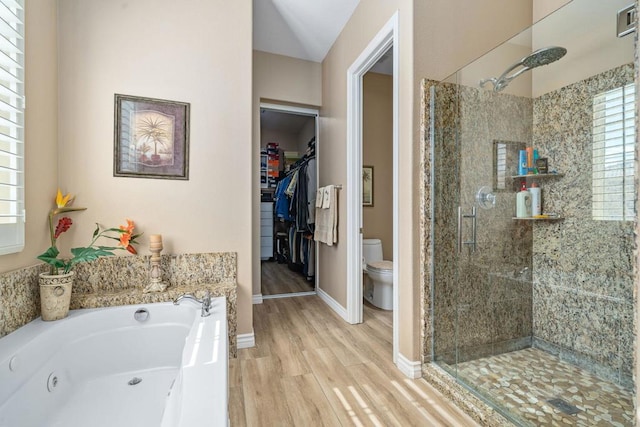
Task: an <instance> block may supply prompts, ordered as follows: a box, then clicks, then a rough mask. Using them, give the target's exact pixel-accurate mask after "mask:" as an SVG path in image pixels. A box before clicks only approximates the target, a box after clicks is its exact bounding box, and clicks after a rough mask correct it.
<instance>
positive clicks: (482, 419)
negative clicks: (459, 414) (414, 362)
mask: <svg viewBox="0 0 640 427" xmlns="http://www.w3.org/2000/svg"><path fill="white" fill-rule="evenodd" d="M422 378H424V380H425V381H427V382H428V383H429V384H431V385H432V386H433V387H435V388H436V389H437V390H438V391H439V392H441V393H442V394H443V395H444V396H445V397H446V398H447V399H449V400H450V401H451V402H453V403H454V404H455V405H456V406H457V407H458V408H460V409H461V410H462V411H464V412H465V413H466V414H467V415H469V416H470V417H471V418H473V420H474V421H476V422H477V423H478V424H480V425H481V426H483V427H512V426H513V423H511V422H510V421H509V420H507V419H506V418H504V417H503V416H502V415H500V414H499V413H497V412H496V411H495V410H494V409H492V408H491V407H490V406H489V405H487V404H486V403H485V402H483V401H482V400H480V399H479V398H478V397H477V396H475V395H474V394H473V393H471V392H470V391H468V390H466V389H465V388H464V387H463V386H462V385H460V384H458V383H457V382H456V381H455V379H454V378H453V377H452V376H451V375H449V374H448V373H447V372H445V371H444V370H443V369H442V368H440V367H438V366H436V365H434V364H433V363H425V364H423V365H422Z"/></svg>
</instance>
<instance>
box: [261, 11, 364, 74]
mask: <svg viewBox="0 0 640 427" xmlns="http://www.w3.org/2000/svg"><path fill="white" fill-rule="evenodd" d="M359 1H360V0H320V1H318V0H253V48H254V49H255V50H260V51H264V52H269V53H275V54H278V55H285V56H291V57H294V58H299V59H305V60H308V61H314V62H322V60H323V59H324V57H325V56H326V55H327V52H329V49H330V48H331V46H332V45H333V43H334V42H335V41H336V39H337V38H338V35H340V32H341V31H342V29H343V28H344V26H345V24H346V23H347V21H348V20H349V18H350V17H351V15H352V14H353V11H354V10H355V8H356V6H358V3H359Z"/></svg>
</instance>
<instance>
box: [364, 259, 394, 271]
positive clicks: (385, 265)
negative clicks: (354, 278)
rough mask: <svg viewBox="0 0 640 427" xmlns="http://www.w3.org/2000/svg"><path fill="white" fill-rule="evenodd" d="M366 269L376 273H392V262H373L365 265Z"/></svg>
mask: <svg viewBox="0 0 640 427" xmlns="http://www.w3.org/2000/svg"><path fill="white" fill-rule="evenodd" d="M367 269H368V270H371V271H373V272H376V273H392V272H393V261H387V260H384V261H373V262H370V263H368V264H367Z"/></svg>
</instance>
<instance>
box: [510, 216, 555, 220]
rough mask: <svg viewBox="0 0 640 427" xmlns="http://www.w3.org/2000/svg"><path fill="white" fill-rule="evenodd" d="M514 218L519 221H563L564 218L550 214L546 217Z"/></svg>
mask: <svg viewBox="0 0 640 427" xmlns="http://www.w3.org/2000/svg"><path fill="white" fill-rule="evenodd" d="M512 219H515V220H518V221H562V220H563V219H564V218H563V217H561V216H549V217H546V218H534V217H525V218H518V217H517V216H514V217H513V218H512Z"/></svg>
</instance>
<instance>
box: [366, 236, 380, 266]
mask: <svg viewBox="0 0 640 427" xmlns="http://www.w3.org/2000/svg"><path fill="white" fill-rule="evenodd" d="M362 258H364V259H363V264H367V263H369V262H374V261H382V240H380V239H362ZM364 266H365V265H363V266H362V267H364Z"/></svg>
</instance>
